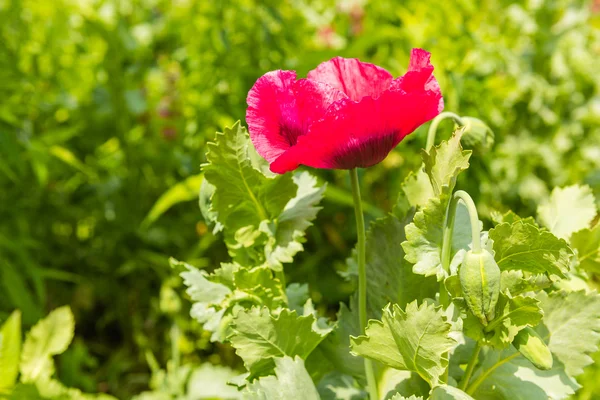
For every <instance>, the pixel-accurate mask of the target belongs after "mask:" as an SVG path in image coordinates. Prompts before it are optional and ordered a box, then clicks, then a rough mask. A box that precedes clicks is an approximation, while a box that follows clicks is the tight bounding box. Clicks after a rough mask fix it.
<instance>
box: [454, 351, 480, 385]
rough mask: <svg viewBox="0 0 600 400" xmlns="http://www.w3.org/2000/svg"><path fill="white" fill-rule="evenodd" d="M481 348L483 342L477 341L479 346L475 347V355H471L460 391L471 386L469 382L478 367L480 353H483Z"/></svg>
mask: <svg viewBox="0 0 600 400" xmlns="http://www.w3.org/2000/svg"><path fill="white" fill-rule="evenodd" d="M481 347H482V345H481V342H479V341H477V344H476V345H475V350H474V351H473V354H472V355H471V359H470V360H469V364H467V369H466V371H465V376H464V377H463V379H462V381H461V382H460V386H459V389H461V390H463V391H464V390H465V389H466V388H467V385H468V384H469V381H470V380H471V375H473V370H474V369H475V365H477V360H478V359H479V352H480V351H481Z"/></svg>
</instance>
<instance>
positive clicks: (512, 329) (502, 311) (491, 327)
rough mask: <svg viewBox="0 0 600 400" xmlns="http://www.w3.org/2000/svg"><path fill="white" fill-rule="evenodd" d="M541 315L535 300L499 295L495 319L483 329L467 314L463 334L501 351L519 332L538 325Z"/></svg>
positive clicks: (525, 297) (537, 302) (475, 319)
mask: <svg viewBox="0 0 600 400" xmlns="http://www.w3.org/2000/svg"><path fill="white" fill-rule="evenodd" d="M543 315H544V314H543V312H542V310H541V308H540V305H539V300H537V299H536V298H533V297H527V296H514V297H510V296H508V295H506V294H505V293H500V296H499V299H498V304H497V305H496V318H495V319H494V320H492V321H491V322H490V323H489V324H488V325H487V326H486V327H484V326H483V325H482V324H481V322H480V321H479V320H478V319H477V318H476V317H474V316H473V315H470V314H469V315H468V316H467V318H466V319H465V321H464V329H465V334H467V335H468V336H469V337H471V338H472V339H474V340H477V341H483V342H485V343H486V344H488V345H490V346H492V347H494V348H496V349H503V348H505V347H507V346H508V345H509V344H510V343H512V341H513V339H514V338H515V336H516V335H517V333H519V331H521V330H522V329H525V327H527V326H531V327H534V326H536V325H537V324H539V323H540V321H541V320H542V317H543Z"/></svg>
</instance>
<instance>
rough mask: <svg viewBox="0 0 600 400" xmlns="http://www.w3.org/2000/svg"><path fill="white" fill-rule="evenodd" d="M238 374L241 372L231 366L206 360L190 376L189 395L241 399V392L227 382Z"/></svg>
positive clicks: (198, 397) (194, 397) (192, 397)
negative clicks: (214, 363)
mask: <svg viewBox="0 0 600 400" xmlns="http://www.w3.org/2000/svg"><path fill="white" fill-rule="evenodd" d="M237 375H239V373H238V372H237V371H234V370H232V369H231V368H229V367H224V366H222V365H212V364H210V363H206V362H205V363H203V364H202V365H200V366H199V367H197V368H195V369H194V370H193V371H192V373H191V375H190V376H189V380H188V383H187V391H186V393H187V396H188V398H190V399H207V398H208V399H211V398H215V399H216V398H224V399H239V398H241V394H240V393H239V392H238V390H237V389H236V388H235V387H233V386H230V385H228V384H227V382H228V381H229V380H230V379H232V378H234V377H236V376H237ZM169 398H171V397H169Z"/></svg>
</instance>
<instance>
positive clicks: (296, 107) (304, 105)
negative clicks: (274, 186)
mask: <svg viewBox="0 0 600 400" xmlns="http://www.w3.org/2000/svg"><path fill="white" fill-rule="evenodd" d="M344 97H346V96H345V95H344V94H343V93H341V92H340V91H338V90H336V89H334V88H332V87H330V86H328V85H325V84H322V83H319V82H312V81H309V80H307V79H301V80H296V73H295V72H294V71H282V70H278V71H272V72H268V73H266V74H265V75H263V76H262V77H261V78H259V79H258V80H257V81H256V83H255V84H254V86H253V87H252V89H250V91H249V92H248V97H247V103H248V109H247V111H246V122H247V123H248V130H249V131H250V138H251V139H252V143H253V144H254V146H255V147H256V150H257V152H258V153H259V154H260V155H261V156H262V157H264V158H265V159H266V160H267V161H269V162H273V161H274V160H275V159H277V158H278V157H279V156H280V155H281V154H283V153H284V152H285V151H287V150H288V149H289V148H290V147H292V146H294V145H295V144H296V142H297V140H298V138H299V137H300V136H302V135H305V134H306V133H307V132H308V127H309V126H310V124H311V123H312V122H313V121H314V120H316V119H318V118H321V117H322V116H323V115H324V114H325V110H327V108H328V107H329V105H330V104H331V103H333V102H334V101H337V100H339V99H341V98H344Z"/></svg>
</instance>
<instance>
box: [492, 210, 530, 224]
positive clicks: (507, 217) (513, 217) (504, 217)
mask: <svg viewBox="0 0 600 400" xmlns="http://www.w3.org/2000/svg"><path fill="white" fill-rule="evenodd" d="M491 217H492V220H493V221H494V223H496V225H497V224H501V223H503V222H506V223H509V224H512V223H513V222H517V221H523V222H525V223H527V224H531V225H536V226H537V223H536V222H535V219H534V218H533V217H527V218H522V217H520V216H519V215H517V214H516V213H515V212H514V211H511V210H509V211H507V212H506V213H504V214H501V213H499V212H492V215H491Z"/></svg>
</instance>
